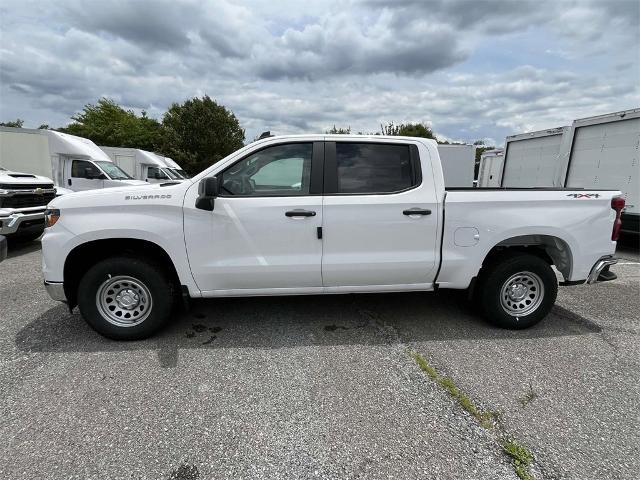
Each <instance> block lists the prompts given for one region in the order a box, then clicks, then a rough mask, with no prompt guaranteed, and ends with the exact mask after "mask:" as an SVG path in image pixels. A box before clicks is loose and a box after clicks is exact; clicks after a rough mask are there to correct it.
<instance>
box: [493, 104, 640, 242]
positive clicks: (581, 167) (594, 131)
mask: <svg viewBox="0 0 640 480" xmlns="http://www.w3.org/2000/svg"><path fill="white" fill-rule="evenodd" d="M639 150H640V108H636V109H631V110H625V111H621V112H615V113H608V114H605V115H597V116H594V117H587V118H580V119H577V120H574V121H573V123H572V125H571V126H570V127H560V128H553V129H550V130H542V131H539V132H531V133H523V134H520V135H513V136H510V137H507V139H506V141H505V156H504V169H503V175H502V181H501V183H500V186H502V187H523V188H528V187H569V188H585V189H589V188H615V189H618V190H620V191H622V192H623V194H624V198H625V201H626V207H625V210H624V212H623V214H622V230H623V231H624V232H627V233H639V232H640V153H639Z"/></svg>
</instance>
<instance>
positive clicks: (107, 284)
mask: <svg viewBox="0 0 640 480" xmlns="http://www.w3.org/2000/svg"><path fill="white" fill-rule="evenodd" d="M174 298H175V295H174V286H173V284H172V282H171V281H170V279H169V276H168V275H167V274H166V273H165V272H164V271H163V270H162V269H161V268H159V267H157V266H155V265H153V264H152V263H151V262H147V261H145V260H140V259H137V258H132V257H113V258H108V259H106V260H102V261H101V262H99V263H97V264H96V265H94V266H93V267H91V268H90V269H89V270H88V271H87V273H85V275H84V276H83V277H82V279H81V281H80V285H79V287H78V307H79V308H80V313H81V314H82V316H83V317H84V319H85V320H86V321H87V323H88V324H89V325H91V327H93V329H94V330H96V331H97V332H98V333H100V334H101V335H104V336H105V337H108V338H112V339H114V340H140V339H143V338H147V337H149V336H151V335H153V334H154V333H155V332H157V331H158V330H159V329H160V328H162V327H163V326H164V325H165V324H166V323H167V321H168V320H169V318H170V317H171V312H172V310H173V304H174Z"/></svg>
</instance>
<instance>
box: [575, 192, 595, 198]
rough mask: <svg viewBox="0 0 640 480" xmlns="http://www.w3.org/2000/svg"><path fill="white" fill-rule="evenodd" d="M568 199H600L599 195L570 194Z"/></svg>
mask: <svg viewBox="0 0 640 480" xmlns="http://www.w3.org/2000/svg"><path fill="white" fill-rule="evenodd" d="M567 197H573V198H600V194H599V193H569V194H568V195H567Z"/></svg>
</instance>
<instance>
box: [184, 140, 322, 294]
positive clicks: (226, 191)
mask: <svg viewBox="0 0 640 480" xmlns="http://www.w3.org/2000/svg"><path fill="white" fill-rule="evenodd" d="M322 159H323V144H322V142H315V143H314V142H289V143H281V144H275V145H270V146H267V147H264V148H262V149H260V150H258V151H254V152H252V153H249V154H247V156H245V157H244V158H242V159H240V160H238V161H237V162H236V163H234V164H233V165H231V166H229V167H227V168H226V169H225V170H224V171H222V172H221V173H218V174H217V175H216V176H217V177H218V184H219V185H220V192H219V196H218V197H217V198H215V200H214V204H213V211H207V210H201V209H198V208H196V207H195V202H196V198H197V195H198V185H197V184H195V185H193V186H192V187H190V188H189V190H188V191H187V194H186V196H185V203H184V230H185V232H184V237H185V242H186V246H187V254H188V257H189V265H190V267H191V272H192V274H193V277H194V279H195V281H196V283H197V285H198V287H199V288H200V290H202V291H203V295H205V296H216V295H258V294H277V293H313V292H320V291H322V276H321V273H320V268H321V257H322V240H321V239H320V238H319V237H321V235H320V230H319V228H320V227H321V226H322V191H321V190H322Z"/></svg>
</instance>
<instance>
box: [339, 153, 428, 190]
mask: <svg viewBox="0 0 640 480" xmlns="http://www.w3.org/2000/svg"><path fill="white" fill-rule="evenodd" d="M336 166H337V176H338V178H337V180H338V185H337V193H392V192H399V191H402V190H407V189H408V188H411V187H412V186H414V185H416V184H417V175H416V172H415V171H414V168H413V162H412V160H411V154H410V150H409V145H385V144H376V143H343V142H336Z"/></svg>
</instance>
